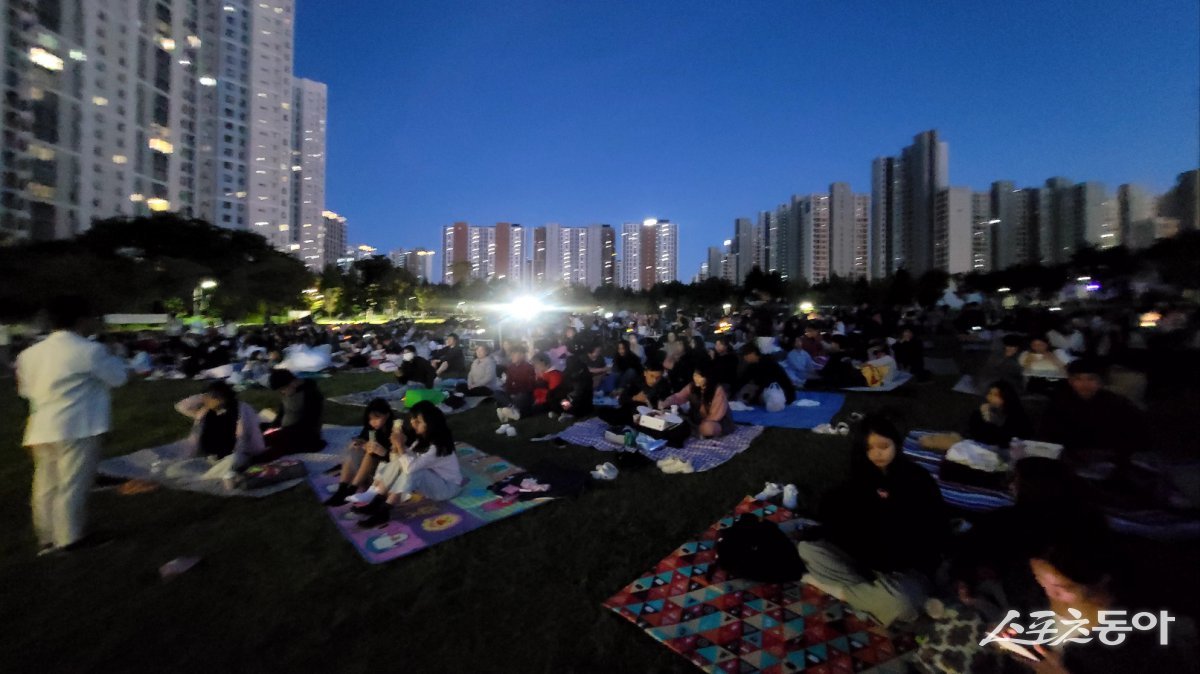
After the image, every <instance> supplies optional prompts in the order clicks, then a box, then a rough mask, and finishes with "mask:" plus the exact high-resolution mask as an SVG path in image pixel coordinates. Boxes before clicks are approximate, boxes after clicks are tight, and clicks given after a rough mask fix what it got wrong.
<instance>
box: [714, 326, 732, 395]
mask: <svg viewBox="0 0 1200 674" xmlns="http://www.w3.org/2000/svg"><path fill="white" fill-rule="evenodd" d="M712 361H713V368H714V369H713V379H714V380H715V381H716V382H717V383H718V384H720V385H721V386H724V387H725V392H726V393H730V394H732V393H733V387H734V385H735V384H737V379H738V357H737V353H735V352H734V350H733V344H732V343H730V341H729V338H728V337H725V336H721V337H717V338H716V340H714V342H713V358H712Z"/></svg>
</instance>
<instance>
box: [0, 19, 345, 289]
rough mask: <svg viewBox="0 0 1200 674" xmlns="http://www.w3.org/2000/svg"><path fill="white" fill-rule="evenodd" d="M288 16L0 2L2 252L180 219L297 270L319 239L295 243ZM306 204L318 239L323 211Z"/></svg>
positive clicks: (319, 178)
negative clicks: (125, 221)
mask: <svg viewBox="0 0 1200 674" xmlns="http://www.w3.org/2000/svg"><path fill="white" fill-rule="evenodd" d="M293 5H294V0H265V1H254V2H251V1H250V0H222V1H220V2H218V1H215V0H154V1H141V2H132V1H128V0H88V2H70V3H66V2H59V1H47V2H28V1H19V0H0V33H2V34H3V36H4V38H5V41H6V45H7V47H8V50H7V51H6V52H5V56H6V58H4V59H3V63H2V67H3V69H4V71H5V73H4V74H5V82H6V85H5V86H6V92H7V93H6V96H5V97H4V100H3V103H2V104H0V105H3V106H4V131H5V133H4V138H3V150H4V160H3V162H2V163H0V170H2V171H3V172H4V174H5V175H4V177H3V180H0V186H2V187H0V238H13V239H51V238H59V237H67V236H72V235H74V234H77V233H79V232H81V231H83V230H85V229H87V228H88V227H89V226H90V225H91V222H92V221H93V220H96V219H101V218H106V217H112V216H117V215H143V214H148V213H151V212H162V211H173V212H178V213H180V214H182V215H185V216H188V217H198V218H202V219H205V220H208V221H211V222H213V223H214V224H217V225H220V226H225V227H231V228H236V229H247V230H250V231H255V232H258V233H260V234H263V235H264V236H266V238H267V239H268V240H269V241H271V242H272V244H274V245H275V246H277V247H278V248H280V249H282V250H287V251H291V252H293V253H295V254H297V255H302V256H303V252H302V250H301V248H302V245H303V241H305V240H311V241H312V244H311V245H316V244H317V243H318V241H319V240H320V237H316V236H313V237H307V236H301V233H300V232H297V231H296V212H297V204H296V203H294V201H293V199H294V189H293V187H294V185H293V182H294V180H293V178H294V176H293V166H295V165H297V162H294V161H293V156H292V152H293V147H292V146H293V136H294V134H295V125H296V121H297V120H296V119H295V114H296V111H295V110H294V107H295V103H296V101H295V100H294V98H293V93H294V92H293V85H292V39H293V37H292V36H293V10H294V6H293ZM313 84H315V83H313ZM305 100H307V101H310V102H311V98H306V99H305ZM321 105H322V106H323V103H322V104H321ZM313 107H314V111H315V107H316V105H315V103H314V106H313ZM314 119H317V120H319V121H320V127H321V128H320V132H319V136H320V138H319V139H318V138H317V137H316V136H317V135H318V134H316V133H314V134H307V135H308V137H311V138H313V140H312V141H310V142H312V143H319V144H320V145H321V146H323V145H324V129H323V125H324V120H323V112H322V113H321V114H320V115H319V116H317V117H314ZM308 128H310V127H309V126H307V125H306V126H305V129H308ZM313 130H314V131H316V128H315V125H314V127H313ZM323 153H324V152H323V149H322V150H321V154H322V155H323ZM308 176H311V177H312V178H313V179H312V180H309V181H307V182H308V183H310V184H311V183H316V182H322V183H323V181H324V173H323V169H322V170H321V171H320V175H317V173H316V172H315V171H314V172H312V173H309V174H308ZM308 176H302V177H301V178H300V179H301V180H303V178H304V177H308ZM314 188H315V186H314ZM320 191H322V192H323V187H321V188H320ZM301 201H303V200H301ZM308 201H310V202H312V203H310V204H308V205H309V206H310V207H311V208H310V210H309V213H308V215H309V217H310V218H312V219H313V220H314V222H311V223H310V224H312V225H314V227H315V226H317V224H318V223H317V222H316V219H317V218H318V217H319V216H320V213H321V211H322V204H320V203H318V202H317V200H314V199H308ZM336 254H337V253H336V252H335V253H333V254H332V255H336ZM314 266H315V265H314Z"/></svg>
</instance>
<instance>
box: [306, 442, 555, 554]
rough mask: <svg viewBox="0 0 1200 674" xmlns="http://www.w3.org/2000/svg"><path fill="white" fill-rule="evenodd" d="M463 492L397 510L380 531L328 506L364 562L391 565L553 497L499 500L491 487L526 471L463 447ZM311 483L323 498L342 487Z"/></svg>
mask: <svg viewBox="0 0 1200 674" xmlns="http://www.w3.org/2000/svg"><path fill="white" fill-rule="evenodd" d="M457 450H458V458H459V462H460V464H461V465H462V473H463V479H464V483H463V484H464V486H463V490H462V492H461V493H460V494H459V495H458V496H456V497H454V498H452V499H450V500H449V501H433V500H430V499H425V500H423V501H420V502H418V503H414V504H412V505H403V504H402V505H398V506H395V507H393V508H392V521H391V522H388V523H387V524H386V525H384V526H383V527H381V528H378V529H360V528H359V527H358V520H359V519H360V517H359V515H357V514H356V513H354V512H353V511H352V510H351V509H350V506H349V505H344V506H339V507H337V508H326V510H328V511H329V515H330V517H332V518H333V522H334V524H336V525H337V528H338V530H339V531H341V532H342V535H343V536H345V537H346V538H348V539H350V542H351V543H353V544H354V547H355V548H357V549H358V552H359V554H361V555H362V556H363V559H365V560H367V561H368V562H370V563H371V564H381V563H383V562H390V561H392V560H393V559H397V558H399V557H404V556H406V555H410V554H412V553H414V552H416V551H418V550H423V549H425V548H427V547H429V546H431V545H436V544H438V543H441V542H442V541H445V540H449V539H451V538H454V537H455V536H459V535H461V534H465V533H467V532H468V531H471V530H473V529H478V528H479V527H482V526H484V525H486V524H490V523H492V522H495V521H496V520H502V519H504V518H506V517H511V516H513V515H516V514H518V513H522V512H525V511H526V510H529V509H530V508H533V507H534V506H537V505H541V504H542V503H545V502H546V501H547V500H548V499H534V500H528V501H520V500H518V499H517V497H516V496H513V495H510V496H497V495H496V494H493V493H492V492H490V491H488V485H491V484H492V483H495V482H499V481H500V480H503V479H504V478H506V477H509V476H510V475H514V474H516V473H520V472H522V471H523V469H522V468H521V467H519V466H515V465H513V464H511V463H509V462H507V461H505V460H503V459H501V458H499V457H496V456H492V455H490V454H485V453H484V452H481V451H479V450H478V449H475V448H474V447H471V446H469V445H464V444H462V443H459V445H458V448H457ZM308 482H309V484H310V485H312V488H313V490H314V491H315V492H316V493H317V498H318V499H319V500H322V501H323V500H325V498H326V497H327V496H329V495H330V494H332V493H333V492H334V491H335V490H336V489H337V484H338V479H337V476H335V475H324V474H320V473H317V474H310V475H309V477H308Z"/></svg>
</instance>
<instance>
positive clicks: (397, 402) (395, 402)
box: [329, 384, 487, 414]
mask: <svg viewBox="0 0 1200 674" xmlns="http://www.w3.org/2000/svg"><path fill="white" fill-rule="evenodd" d="M406 391H407V388H406V387H404V386H401V385H399V384H382V385H380V386H378V387H376V388H373V389H371V390H370V391H359V392H357V393H347V394H345V395H340V396H336V397H333V398H330V399H329V402H333V403H337V404H339V405H349V406H352V407H366V406H367V403H369V402H371V400H373V399H375V398H383V399H384V400H386V401H388V404H390V405H391V406H392V407H393V408H395V409H397V410H404V394H405V392H406ZM463 400H465V401H466V402H467V404H465V405H463V406H462V407H460V408H458V409H450V408H448V407H444V406H443V409H442V411H443V412H445V413H446V414H458V413H460V412H466V411H468V410H473V409H475V408H476V407H478V406H479V403H481V402H483V401H484V400H487V398H486V397H483V396H465V397H464V398H463ZM447 410H449V411H447Z"/></svg>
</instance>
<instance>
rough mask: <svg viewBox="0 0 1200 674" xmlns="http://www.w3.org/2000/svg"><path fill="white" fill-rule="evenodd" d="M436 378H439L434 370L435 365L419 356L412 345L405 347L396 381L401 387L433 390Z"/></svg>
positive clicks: (401, 354) (401, 353)
mask: <svg viewBox="0 0 1200 674" xmlns="http://www.w3.org/2000/svg"><path fill="white" fill-rule="evenodd" d="M435 378H437V371H436V370H434V369H433V365H432V364H430V362H429V361H428V360H426V359H424V358H422V357H421V356H418V355H417V348H416V347H415V346H413V345H412V344H409V345H408V346H406V347H404V349H403V350H402V351H401V352H400V367H399V368H398V369H397V370H396V381H397V382H399V383H400V385H401V386H413V387H417V388H433V380H434V379H435Z"/></svg>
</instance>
